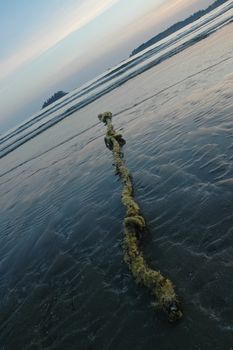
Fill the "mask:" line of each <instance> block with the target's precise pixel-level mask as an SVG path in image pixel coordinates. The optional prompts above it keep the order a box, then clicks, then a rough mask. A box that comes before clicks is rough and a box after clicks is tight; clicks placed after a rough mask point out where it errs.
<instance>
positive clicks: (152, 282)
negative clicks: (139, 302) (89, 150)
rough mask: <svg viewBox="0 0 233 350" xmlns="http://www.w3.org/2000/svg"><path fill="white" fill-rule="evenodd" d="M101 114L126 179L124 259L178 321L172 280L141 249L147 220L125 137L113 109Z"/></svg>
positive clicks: (117, 164) (179, 313)
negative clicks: (151, 264) (137, 196)
mask: <svg viewBox="0 0 233 350" xmlns="http://www.w3.org/2000/svg"><path fill="white" fill-rule="evenodd" d="M98 118H99V120H100V121H102V122H103V123H104V124H105V125H106V126H107V132H106V136H105V139H104V140H105V144H106V146H107V147H108V148H109V149H110V150H111V151H112V153H113V158H114V165H115V167H116V172H117V174H118V175H119V176H120V178H121V180H122V183H123V189H122V195H121V198H122V203H123V204H124V205H125V207H126V209H127V212H126V215H125V218H124V239H123V250H124V261H125V262H126V263H127V265H128V267H129V269H130V270H131V272H132V275H133V277H134V278H135V280H136V282H137V283H139V284H142V285H144V286H145V287H147V288H148V289H149V290H150V292H151V294H152V296H153V297H154V298H155V302H154V304H155V305H159V306H160V307H161V308H162V309H163V310H164V311H165V312H166V313H167V315H168V319H169V321H171V322H174V321H177V320H179V319H180V318H181V317H182V311H181V309H180V304H179V302H178V299H177V296H176V293H175V291H174V287H173V284H172V282H171V281H170V280H169V279H168V278H165V277H164V276H163V275H162V274H161V273H160V272H159V271H155V270H153V269H152V268H150V267H149V266H148V265H147V263H146V261H145V258H144V255H143V253H142V251H141V250H140V240H141V239H142V236H143V232H144V230H145V227H146V224H145V219H144V217H143V216H142V214H141V211H140V208H139V205H138V204H137V203H136V201H135V199H134V194H133V183H132V176H131V174H130V172H129V170H128V169H127V167H126V166H125V163H124V160H123V154H122V151H121V148H122V147H123V146H124V144H125V140H124V139H123V138H122V135H121V134H118V133H117V132H116V131H115V130H114V127H113V125H112V113H111V112H105V113H101V114H99V115H98Z"/></svg>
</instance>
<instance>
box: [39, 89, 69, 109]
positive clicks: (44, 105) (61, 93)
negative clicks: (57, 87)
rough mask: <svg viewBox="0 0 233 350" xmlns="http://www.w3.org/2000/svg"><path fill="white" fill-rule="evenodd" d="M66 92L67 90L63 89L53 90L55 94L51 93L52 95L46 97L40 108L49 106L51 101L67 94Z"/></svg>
mask: <svg viewBox="0 0 233 350" xmlns="http://www.w3.org/2000/svg"><path fill="white" fill-rule="evenodd" d="M67 94H68V92H64V91H57V92H55V94H53V96H52V97H50V98H48V99H47V100H46V101H45V102H44V104H43V106H42V109H43V108H45V107H47V106H49V105H50V104H51V103H53V102H55V101H57V100H59V98H61V97H63V96H65V95H67Z"/></svg>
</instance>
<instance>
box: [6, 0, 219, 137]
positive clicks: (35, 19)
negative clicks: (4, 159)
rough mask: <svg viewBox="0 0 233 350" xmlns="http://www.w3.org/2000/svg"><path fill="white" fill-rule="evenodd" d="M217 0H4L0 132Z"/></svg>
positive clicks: (26, 117)
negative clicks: (50, 99)
mask: <svg viewBox="0 0 233 350" xmlns="http://www.w3.org/2000/svg"><path fill="white" fill-rule="evenodd" d="M211 3H213V0H7V1H6V0H0V133H2V132H5V131H6V130H7V129H9V128H12V127H13V126H14V125H15V124H18V123H20V122H22V121H23V120H24V119H28V118H29V117H30V115H32V114H34V113H35V112H37V111H38V110H39V109H40V108H41V106H42V104H43V102H44V101H45V100H46V99H47V98H49V97H50V96H51V95H53V93H54V92H56V91H57V90H63V91H68V92H69V91H72V90H73V89H75V88H77V87H79V86H81V85H82V84H83V83H84V82H86V81H88V80H90V79H92V78H94V77H95V76H97V75H98V74H101V73H102V72H104V71H105V70H106V69H108V68H110V67H112V66H114V65H115V64H117V63H119V62H120V61H122V60H123V59H125V58H127V57H128V56H129V55H130V53H131V51H132V50H133V49H134V48H136V47H137V46H139V45H140V44H142V43H143V42H145V41H146V40H148V39H150V38H151V37H152V36H154V35H156V34H157V33H159V32H160V31H162V30H164V29H166V28H167V27H168V26H170V25H171V24H173V23H175V22H177V21H179V20H181V19H184V18H186V17H188V16H189V15H190V14H192V13H193V12H195V11H197V10H199V9H202V8H206V7H207V6H209V5H210V4H211Z"/></svg>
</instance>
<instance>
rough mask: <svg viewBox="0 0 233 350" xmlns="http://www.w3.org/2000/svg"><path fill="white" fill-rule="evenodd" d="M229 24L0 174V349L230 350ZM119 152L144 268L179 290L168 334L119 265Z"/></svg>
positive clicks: (41, 141)
mask: <svg viewBox="0 0 233 350" xmlns="http://www.w3.org/2000/svg"><path fill="white" fill-rule="evenodd" d="M232 33H233V24H229V25H228V26H227V27H224V28H223V29H221V30H220V31H218V32H217V33H215V34H213V35H212V36H210V37H208V38H206V39H205V40H203V41H201V42H199V43H197V44H196V45H194V46H192V47H190V48H188V49H186V50H185V51H183V52H181V53H179V54H178V55H176V56H174V57H172V58H170V59H169V60H167V61H165V62H163V63H161V64H160V65H158V66H156V67H154V68H152V69H150V70H148V71H146V72H144V73H143V74H141V75H139V76H137V77H135V78H133V79H131V80H130V81H128V82H127V83H125V84H124V85H122V86H121V87H119V88H117V89H115V90H114V91H112V92H109V93H108V94H107V95H105V96H103V97H101V98H99V99H98V100H96V101H95V102H94V103H92V104H90V105H88V106H86V107H84V108H83V109H82V110H80V111H78V112H76V113H74V114H72V115H70V116H69V118H67V119H64V120H62V121H61V122H60V123H58V124H56V125H54V126H53V127H52V128H50V129H48V130H46V131H44V132H43V133H41V134H40V135H38V136H37V137H35V138H34V139H31V140H30V141H28V142H27V143H25V144H23V145H22V146H21V147H19V148H17V149H16V150H14V152H12V153H9V154H8V155H7V156H5V157H4V158H2V159H1V160H0V166H1V174H0V181H1V182H0V189H1V198H0V208H1V209H0V217H1V223H0V225H1V226H0V232H1V236H0V257H1V258H0V297H1V298H0V300H1V308H0V321H1V323H0V325H1V326H0V345H1V347H2V348H3V349H17V350H18V349H80V350H91V349H93V350H103V349H109V350H110V349H111V350H113V349H114V350H116V349H117V350H118V349H121V350H124V349H127V350H128V349H136V350H144V349H149V350H150V349H154V348H157V349H159V350H160V349H161V350H162V349H164V350H165V349H166V350H167V349H178V350H179V349H213V350H217V349H219V350H220V349H221V350H225V349H226V350H230V349H232V347H233V311H232V303H233V278H232V265H233V263H232V254H233V229H232V226H233V225H232V224H233V210H232V209H233V191H232V184H233V166H232V159H233V153H232V152H233V144H232V141H233V118H232V116H233V70H232V67H233V45H232V43H233V40H232V39H233V34H232ZM104 110H111V111H112V112H113V113H114V119H113V123H114V125H115V126H116V127H117V128H118V129H122V133H123V135H124V138H125V139H126V141H127V144H126V146H125V148H124V156H125V159H126V161H127V165H128V167H129V168H130V169H131V171H132V174H133V177H134V183H135V190H136V191H135V196H136V199H137V200H138V202H139V203H140V205H141V208H142V211H143V214H144V216H145V217H146V220H147V223H148V227H149V233H148V237H147V238H146V240H145V244H144V247H143V250H144V252H145V256H146V259H147V261H148V262H149V263H150V264H151V266H153V267H155V268H158V269H160V270H161V271H162V272H163V273H164V274H166V275H167V276H169V277H170V278H171V279H172V281H173V282H174V284H175V285H176V289H177V293H178V295H179V296H180V298H181V300H182V304H183V308H184V319H183V320H182V321H181V322H180V323H178V324H177V325H175V326H174V325H170V324H168V323H167V321H166V319H165V317H164V315H163V314H162V313H161V312H159V311H158V312H154V311H153V309H152V308H151V307H150V301H151V298H150V296H149V294H148V293H147V292H146V291H145V290H144V289H143V288H141V287H140V286H138V285H136V284H135V282H134V280H133V279H132V277H131V275H130V273H129V271H128V269H127V266H126V265H125V264H124V263H123V261H122V249H121V240H122V219H123V217H124V212H125V210H124V208H123V206H122V204H121V201H120V191H121V183H120V181H119V179H118V178H117V177H116V176H114V168H113V167H112V157H111V152H109V151H108V150H107V149H106V148H105V146H104V142H103V136H104V132H105V128H104V126H103V125H102V124H99V123H98V120H97V114H98V113H99V112H101V111H104Z"/></svg>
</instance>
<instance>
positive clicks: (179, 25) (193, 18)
mask: <svg viewBox="0 0 233 350" xmlns="http://www.w3.org/2000/svg"><path fill="white" fill-rule="evenodd" d="M227 1H228V0H216V1H215V2H214V3H213V4H212V5H210V6H209V7H207V8H206V9H205V10H200V11H197V12H195V13H194V14H192V15H191V16H189V17H188V18H186V19H185V20H183V21H180V22H177V23H175V24H173V25H172V26H170V27H169V28H167V29H166V30H164V31H163V32H161V33H159V34H157V35H156V36H154V37H152V38H151V39H149V40H148V41H146V42H145V43H143V44H141V45H140V46H138V47H137V48H136V49H134V50H133V51H132V53H131V54H130V56H129V57H132V56H134V55H136V54H137V53H139V52H140V51H143V50H145V49H146V48H148V47H149V46H151V45H153V44H155V43H157V42H158V41H160V40H162V39H164V38H166V37H167V36H169V35H171V34H173V33H175V32H176V31H178V30H179V29H182V28H183V27H185V26H187V25H188V24H191V23H193V22H195V21H196V20H198V19H199V18H201V17H202V16H204V15H206V14H207V13H209V12H211V11H212V10H214V9H215V8H217V7H218V6H220V5H222V4H224V3H225V2H227Z"/></svg>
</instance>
